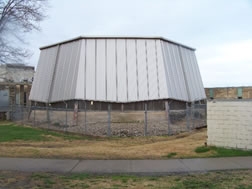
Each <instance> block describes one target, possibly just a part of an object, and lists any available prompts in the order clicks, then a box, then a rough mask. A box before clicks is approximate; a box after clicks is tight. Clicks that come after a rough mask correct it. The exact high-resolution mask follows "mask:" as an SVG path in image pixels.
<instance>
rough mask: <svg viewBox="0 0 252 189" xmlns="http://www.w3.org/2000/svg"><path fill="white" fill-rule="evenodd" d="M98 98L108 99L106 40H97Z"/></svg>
mask: <svg viewBox="0 0 252 189" xmlns="http://www.w3.org/2000/svg"><path fill="white" fill-rule="evenodd" d="M96 45H97V47H96V79H97V80H96V84H97V85H96V99H97V100H102V101H104V100H106V47H105V45H106V44H105V40H104V39H100V40H97V42H96Z"/></svg>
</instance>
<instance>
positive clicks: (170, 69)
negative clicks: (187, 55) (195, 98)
mask: <svg viewBox="0 0 252 189" xmlns="http://www.w3.org/2000/svg"><path fill="white" fill-rule="evenodd" d="M163 53H164V57H165V68H166V74H167V77H166V78H167V84H168V94H169V98H173V99H177V100H185V101H187V100H188V94H187V89H186V85H185V79H184V73H183V68H182V65H181V60H180V55H179V49H178V47H177V46H176V45H173V44H170V43H167V42H163Z"/></svg>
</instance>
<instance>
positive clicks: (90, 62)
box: [85, 39, 96, 100]
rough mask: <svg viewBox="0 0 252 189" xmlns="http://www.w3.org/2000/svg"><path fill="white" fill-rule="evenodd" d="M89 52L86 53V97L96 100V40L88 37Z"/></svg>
mask: <svg viewBox="0 0 252 189" xmlns="http://www.w3.org/2000/svg"><path fill="white" fill-rule="evenodd" d="M86 48H87V51H86V52H87V54H86V83H85V85H86V99H88V100H95V85H96V81H95V79H96V78H95V77H96V73H95V67H96V65H95V64H96V60H95V59H96V56H95V50H96V45H95V40H93V39H87V46H86Z"/></svg>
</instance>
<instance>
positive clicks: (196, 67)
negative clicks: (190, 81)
mask: <svg viewBox="0 0 252 189" xmlns="http://www.w3.org/2000/svg"><path fill="white" fill-rule="evenodd" d="M191 57H192V61H193V62H194V63H195V70H196V73H197V75H198V81H199V86H198V88H199V94H200V96H199V99H206V98H207V97H206V92H205V89H204V85H203V81H202V77H201V74H200V70H199V65H198V62H197V58H196V55H195V52H191Z"/></svg>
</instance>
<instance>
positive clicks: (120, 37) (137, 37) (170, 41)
mask: <svg viewBox="0 0 252 189" xmlns="http://www.w3.org/2000/svg"><path fill="white" fill-rule="evenodd" d="M81 39H160V40H163V41H166V42H169V43H172V44H175V45H179V46H181V47H184V48H187V49H190V50H193V51H195V50H196V49H195V48H193V47H189V46H187V45H183V44H181V43H178V42H175V41H172V40H169V39H167V38H164V37H159V36H156V37H147V36H79V37H75V38H72V39H69V40H65V41H61V42H58V43H53V44H51V45H46V46H42V47H40V48H39V49H40V50H43V49H46V48H50V47H54V46H57V45H61V44H64V43H69V42H73V41H77V40H81Z"/></svg>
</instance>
